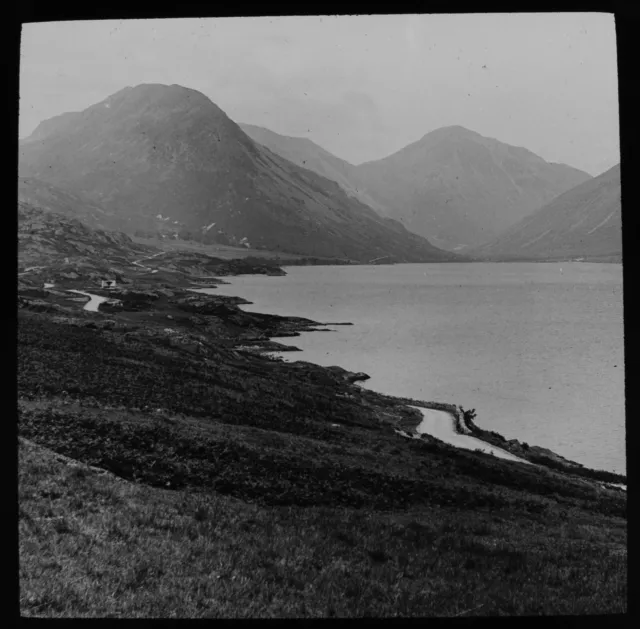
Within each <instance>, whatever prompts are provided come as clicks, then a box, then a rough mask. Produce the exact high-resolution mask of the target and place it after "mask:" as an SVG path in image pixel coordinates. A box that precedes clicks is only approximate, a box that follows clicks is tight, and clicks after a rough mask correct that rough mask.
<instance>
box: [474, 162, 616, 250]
mask: <svg viewBox="0 0 640 629" xmlns="http://www.w3.org/2000/svg"><path fill="white" fill-rule="evenodd" d="M620 195H621V184H620V165H619V164H618V165H616V166H614V167H613V168H611V169H610V170H608V171H607V172H605V173H602V174H601V175H599V176H598V177H594V178H593V179H590V180H589V181H585V182H584V183H582V184H580V185H579V186H576V187H575V188H573V189H571V190H569V191H568V192H565V193H564V194H561V195H560V196H558V197H556V198H555V199H554V200H553V201H551V203H549V204H547V205H545V206H544V207H542V208H540V209H538V210H537V211H535V212H533V214H530V215H529V216H527V217H526V218H525V219H523V220H522V221H520V222H519V223H517V224H516V225H514V226H513V227H511V228H510V229H509V230H507V231H506V232H505V233H504V234H502V235H501V236H499V237H498V238H496V239H495V240H494V241H492V242H490V243H488V244H485V245H484V246H481V247H478V248H477V249H475V250H472V251H471V252H470V253H472V254H474V255H478V256H480V257H483V258H489V259H502V260H504V259H520V260H541V259H545V260H554V259H561V260H565V259H576V258H584V259H585V260H593V261H596V260H607V261H622V218H621V200H620V199H621V197H620Z"/></svg>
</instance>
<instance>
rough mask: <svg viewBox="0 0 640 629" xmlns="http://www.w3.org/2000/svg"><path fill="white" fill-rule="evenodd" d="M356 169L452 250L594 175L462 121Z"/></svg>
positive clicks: (406, 220)
mask: <svg viewBox="0 0 640 629" xmlns="http://www.w3.org/2000/svg"><path fill="white" fill-rule="evenodd" d="M355 172H356V176H357V181H358V185H359V186H360V187H361V188H363V189H365V190H366V191H367V194H369V195H370V196H371V197H372V199H374V200H375V202H376V203H377V204H378V205H382V206H383V207H385V208H386V210H387V215H388V216H391V217H393V218H396V219H398V220H401V221H402V223H403V224H404V225H405V226H406V227H407V228H408V229H410V230H412V231H414V232H415V233H417V234H421V235H423V236H426V237H428V238H429V239H430V240H431V241H432V242H433V243H435V244H437V245H438V246H441V247H444V248H448V249H460V248H462V246H474V245H479V244H482V243H484V242H487V241H489V240H491V239H492V238H494V237H495V236H497V235H498V233H500V232H502V231H504V230H505V229H507V228H509V227H510V226H512V225H513V224H515V223H517V222H518V221H519V220H521V219H522V218H524V217H525V216H526V215H527V214H529V213H530V212H532V211H533V210H535V209H537V208H539V207H541V206H543V205H545V204H546V203H548V202H549V201H551V199H553V198H554V197H556V196H557V195H559V194H561V193H563V192H565V191H566V190H569V189H570V188H573V187H574V186H576V185H578V184H580V183H582V182H584V181H586V180H588V179H590V175H588V174H587V173H585V172H582V171H580V170H577V169H575V168H571V167H570V166H566V165H564V164H551V163H548V162H546V161H545V160H543V159H542V158H541V157H538V156H537V155H535V154H534V153H532V152H531V151H528V150H527V149H524V148H520V147H515V146H510V145H508V144H504V143H503V142H499V141H497V140H494V139H491V138H486V137H483V136H482V135H480V134H478V133H475V132H473V131H469V130H468V129H465V128H463V127H459V126H453V127H444V128H441V129H437V130H435V131H432V132H431V133H428V134H427V135H425V136H424V137H423V138H422V139H421V140H419V141H417V142H415V143H413V144H410V145H409V146H406V147H405V148H403V149H402V150H400V151H398V152H397V153H394V154H393V155H390V156H389V157H386V158H384V159H381V160H377V161H372V162H367V163H365V164H361V165H359V166H357V167H356V171H355Z"/></svg>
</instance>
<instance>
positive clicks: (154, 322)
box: [18, 253, 626, 483]
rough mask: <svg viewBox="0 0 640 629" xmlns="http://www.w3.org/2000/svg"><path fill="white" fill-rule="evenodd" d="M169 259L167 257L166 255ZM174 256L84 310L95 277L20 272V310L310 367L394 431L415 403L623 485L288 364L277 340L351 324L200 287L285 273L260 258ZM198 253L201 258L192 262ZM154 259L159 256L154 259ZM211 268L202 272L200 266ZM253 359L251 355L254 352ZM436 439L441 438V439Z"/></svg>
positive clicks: (448, 407) (98, 291) (555, 465)
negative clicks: (82, 293) (268, 308)
mask: <svg viewBox="0 0 640 629" xmlns="http://www.w3.org/2000/svg"><path fill="white" fill-rule="evenodd" d="M163 257H164V258H166V256H163ZM171 257H172V258H173V259H171V260H169V261H167V260H166V259H163V260H162V261H161V260H157V264H162V267H161V268H162V269H164V271H161V272H158V273H156V274H155V275H149V273H146V274H144V275H143V276H142V277H140V276H139V277H131V274H127V273H126V272H124V271H122V270H119V271H118V270H116V271H115V272H114V273H113V275H114V276H115V277H116V278H117V280H118V281H119V285H118V286H117V288H112V289H103V288H93V287H92V288H91V289H90V292H91V293H92V294H95V295H100V296H102V297H104V298H108V301H107V302H105V303H102V304H101V305H100V308H99V311H98V312H95V313H87V312H85V311H83V310H81V309H80V308H79V307H78V306H77V305H73V306H72V305H70V303H69V293H68V292H67V291H69V290H71V289H77V288H79V287H84V286H86V284H87V283H88V281H91V280H94V279H95V278H94V277H92V276H91V275H84V276H83V275H82V274H81V273H77V272H68V271H66V272H60V271H59V272H57V274H56V273H52V272H51V269H48V270H46V269H44V270H43V269H40V270H39V272H38V273H34V274H32V275H30V276H23V277H21V278H20V279H21V286H19V296H18V304H19V308H21V309H24V310H25V311H30V312H34V313H36V312H39V313H48V314H50V315H53V317H52V320H53V321H55V322H56V323H57V324H66V325H71V326H78V327H86V328H89V329H96V330H108V331H110V332H111V333H117V334H120V335H122V337H123V339H124V340H126V342H147V341H151V342H154V343H160V344H164V345H166V346H168V347H171V348H176V349H179V350H181V351H185V352H188V353H189V354H191V355H193V356H194V357H196V356H199V357H200V358H201V359H202V360H204V361H205V362H206V361H207V358H208V357H209V354H210V353H211V351H212V350H215V349H217V350H220V349H221V348H226V350H227V351H228V352H229V354H228V356H229V358H231V359H236V360H237V359H242V360H243V361H248V362H251V361H252V360H255V361H258V362H257V363H256V365H255V368H260V369H265V368H266V369H269V368H272V366H273V365H275V364H279V365H280V366H279V369H285V370H289V371H290V372H291V373H293V374H300V373H302V372H304V373H305V378H308V379H311V380H312V381H318V382H324V383H325V386H327V387H330V388H335V386H336V383H338V382H340V383H343V384H341V385H340V388H343V387H346V395H347V396H348V397H350V398H351V399H353V400H357V401H358V402H359V403H360V404H362V405H364V407H365V408H369V409H370V410H374V409H375V411H376V413H377V415H378V416H379V417H382V416H384V413H381V412H380V410H381V409H380V405H381V404H383V405H384V407H385V412H386V413H387V415H388V414H389V411H390V410H391V409H393V411H392V414H391V416H389V417H387V419H386V420H383V421H387V422H389V425H390V426H391V427H392V428H394V429H401V430H406V431H408V432H410V433H415V429H416V427H417V426H418V425H419V424H420V421H421V417H420V416H419V413H416V412H415V411H414V410H413V409H411V408H409V407H410V406H419V407H424V408H431V409H436V410H444V411H447V412H448V413H450V414H451V415H452V417H453V418H454V423H455V427H456V431H457V432H458V433H460V434H466V435H472V436H474V437H476V438H479V439H481V440H483V441H485V442H487V443H489V444H492V445H494V446H497V447H499V448H502V449H503V450H507V451H508V452H510V453H512V454H514V455H516V456H518V457H520V458H524V459H526V460H528V461H530V462H532V463H536V464H538V465H543V466H546V467H549V468H551V469H555V470H558V471H562V472H565V473H569V474H571V475H573V476H579V477H583V478H589V479H593V480H600V481H604V482H610V483H626V478H625V477H624V476H622V475H619V474H615V473H612V472H607V471H601V470H589V469H587V468H585V467H584V466H582V465H581V464H579V463H576V462H573V461H569V460H568V459H566V458H564V457H561V456H560V455H558V454H556V453H553V452H551V451H550V450H548V449H545V448H541V447H538V446H529V445H528V444H525V443H521V442H519V441H518V440H515V439H512V440H507V439H506V438H504V437H503V436H502V435H500V434H498V433H496V432H493V431H487V430H484V429H481V428H480V427H479V426H478V425H477V424H476V423H475V422H474V421H473V420H474V417H475V413H474V411H465V410H464V409H462V407H459V406H456V405H454V404H448V403H441V402H432V401H424V400H415V399H410V398H399V397H392V396H386V395H383V394H379V393H374V392H372V391H368V390H367V389H364V388H362V387H359V386H356V385H355V383H357V382H360V381H365V380H367V379H368V378H369V376H368V375H367V374H366V373H352V372H349V371H347V370H344V369H342V368H340V367H337V366H334V367H321V366H319V365H312V364H310V363H305V362H294V363H285V364H283V361H282V359H280V358H279V357H278V356H274V355H273V354H274V352H278V353H279V352H283V351H286V352H295V351H299V349H298V348H296V347H293V346H290V345H284V344H282V343H278V342H277V340H274V339H278V338H291V337H296V336H299V335H300V333H301V332H312V331H326V327H325V326H327V325H332V326H333V325H351V324H350V323H348V322H341V323H320V322H317V321H312V320H309V319H304V318H300V317H286V316H277V315H266V314H260V313H254V312H245V311H243V310H241V309H240V308H239V306H240V305H242V304H247V303H249V302H247V300H245V299H242V298H239V297H227V296H219V295H211V294H206V293H202V292H201V291H202V288H203V283H205V284H206V286H207V287H214V286H216V285H218V284H220V283H223V282H224V280H221V279H220V277H217V276H214V275H212V274H211V269H212V268H215V270H216V271H217V272H218V273H219V275H221V276H225V275H226V276H229V275H232V274H237V273H239V272H246V273H255V272H257V271H259V272H265V273H268V274H273V275H282V274H284V271H282V269H279V268H275V267H274V266H273V265H269V266H268V267H265V268H259V269H257V268H256V265H255V264H250V265H244V266H243V265H242V261H238V260H234V261H229V262H228V263H222V264H221V263H220V262H218V263H217V264H212V263H211V262H210V260H208V259H207V256H204V258H203V257H202V256H194V255H193V254H190V255H188V256H185V257H186V258H187V259H184V257H183V258H182V259H181V258H180V257H179V256H177V255H176V254H175V253H174V254H173V255H172V256H171ZM194 259H195V260H196V261H197V264H196V262H194ZM154 262H155V261H154ZM203 265H204V266H205V267H208V268H206V270H205V272H206V273H207V275H206V276H204V277H203V275H202V273H203V269H202V266H203ZM45 278H47V279H51V280H52V282H53V284H54V287H53V288H51V287H49V288H47V289H45V288H41V287H42V286H43V283H41V282H42V281H43V280H44V279H45ZM252 357H253V358H252ZM421 439H422V440H425V441H431V442H433V441H434V439H435V438H433V437H430V436H428V435H422V437H421ZM436 441H437V440H436Z"/></svg>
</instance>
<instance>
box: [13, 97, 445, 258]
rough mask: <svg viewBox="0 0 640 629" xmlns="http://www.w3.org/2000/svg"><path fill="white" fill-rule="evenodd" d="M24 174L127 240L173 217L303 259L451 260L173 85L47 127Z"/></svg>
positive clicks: (26, 144) (28, 147)
mask: <svg viewBox="0 0 640 629" xmlns="http://www.w3.org/2000/svg"><path fill="white" fill-rule="evenodd" d="M20 173H21V175H23V176H25V177H35V178H37V179H40V180H42V181H44V182H46V183H50V184H54V185H56V186H59V187H61V188H63V189H64V190H66V191H69V192H71V193H74V194H77V195H79V196H82V198H84V199H86V200H89V201H91V202H93V203H96V204H98V205H99V206H100V207H102V208H104V210H105V211H106V212H107V213H108V214H109V216H110V219H109V220H110V221H111V222H110V225H111V226H113V227H118V228H121V229H124V230H126V231H133V230H134V229H136V228H149V227H151V228H153V227H155V226H156V225H157V223H158V221H160V220H170V221H172V222H177V223H180V224H182V225H185V226H186V227H187V228H191V229H209V230H214V232H215V233H221V234H225V237H228V238H231V239H233V240H235V241H237V242H240V241H241V240H243V239H244V240H245V242H248V243H249V244H250V245H251V246H254V247H261V248H265V249H273V250H282V251H290V252H292V253H300V254H305V255H317V256H330V257H344V258H352V259H356V260H368V259H372V258H375V257H378V256H383V255H391V256H393V257H394V258H395V259H397V260H405V261H429V260H441V259H450V258H451V255H450V254H447V253H445V252H443V251H441V250H439V249H437V248H436V247H434V246H433V245H431V244H430V243H429V242H428V241H427V240H425V239H424V238H420V237H418V236H416V235H414V234H411V233H410V232H408V231H407V230H406V229H405V228H404V227H403V226H402V225H400V224H399V223H397V222H394V221H391V220H388V219H384V218H381V217H380V216H379V215H378V214H376V213H375V212H374V211H373V210H372V209H371V208H369V207H367V206H366V205H363V204H362V203H360V202H358V201H357V200H356V199H353V198H351V197H349V196H347V194H346V193H345V192H344V191H343V190H342V188H340V186H338V184H336V183H335V182H334V181H330V180H328V179H326V178H323V177H321V176H319V175H317V174H316V173H314V172H311V171H309V170H306V169H302V168H300V167H298V166H296V165H295V164H293V163H291V162H289V161H287V160H286V159H284V158H282V157H281V156H279V155H276V154H274V153H273V152H271V151H269V150H268V149H266V148H265V147H262V146H261V145H259V144H256V143H255V142H254V141H253V140H252V139H251V138H249V137H248V136H247V135H246V134H245V133H244V132H243V131H242V129H241V128H240V127H239V126H238V125H237V124H235V123H234V122H233V121H232V120H230V119H229V118H228V117H227V116H226V114H225V113H224V112H223V111H222V110H221V109H220V108H219V107H217V106H216V105H215V104H214V103H212V102H211V101H210V100H209V99H208V98H207V97H206V96H204V95H203V94H201V93H199V92H196V91H194V90H190V89H186V88H184V87H181V86H178V85H171V86H166V85H140V86H137V87H133V88H125V89H124V90H121V91H120V92H117V93H116V94H113V95H112V96H110V97H109V98H107V99H105V100H104V101H102V102H100V103H97V104H96V105H93V106H91V107H89V108H88V109H86V110H84V111H82V112H79V113H67V114H63V115H62V116H58V117H56V118H53V119H51V120H48V121H45V122H44V123H42V124H41V125H40V126H39V127H38V128H37V129H36V130H35V131H34V133H33V134H32V136H30V137H29V138H27V139H26V140H24V141H23V142H21V144H20Z"/></svg>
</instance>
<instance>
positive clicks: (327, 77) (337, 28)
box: [20, 13, 620, 175]
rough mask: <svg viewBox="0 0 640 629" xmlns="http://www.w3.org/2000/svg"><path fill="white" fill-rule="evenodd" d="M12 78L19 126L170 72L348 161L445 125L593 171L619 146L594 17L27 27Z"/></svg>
mask: <svg viewBox="0 0 640 629" xmlns="http://www.w3.org/2000/svg"><path fill="white" fill-rule="evenodd" d="M20 80H21V89H20V136H21V137H24V136H26V135H28V134H30V133H31V132H32V131H33V129H34V128H35V127H36V125H37V124H38V123H39V122H40V121H41V120H44V119H46V118H50V117H51V116H55V115H57V114H60V113H63V112H65V111H79V110H82V109H84V108H85V107H88V106H89V105H92V104H94V103H96V102H98V101H100V100H102V99H104V98H106V97H107V96H109V95H110V94H112V93H113V92H116V91H118V90H120V89H122V88H123V87H126V86H128V85H131V86H133V85H137V84H139V83H167V84H173V83H178V84H180V85H184V86H185V87H190V88H193V89H196V90H199V91H201V92H203V93H204V94H206V95H207V96H208V97H209V98H211V100H213V101H214V102H215V103H216V104H217V105H218V106H220V107H221V108H222V109H223V110H224V111H225V112H226V113H227V114H228V115H229V116H230V117H231V118H232V119H233V120H235V121H236V122H249V123H252V124H257V125H261V126H265V127H268V128H269V129H272V130H273V131H276V132H278V133H282V134H285V135H295V136H307V137H309V138H311V139H312V140H314V141H315V142H317V143H318V144H320V145H322V146H323V147H325V148H326V149H328V150H329V151H331V152H332V153H334V154H336V155H338V156H339V157H342V158H344V159H347V160H349V161H351V162H352V163H360V162H363V161H368V160H373V159H379V158H381V157H385V156H386V155H389V154H391V153H393V152H395V151H397V150H398V149H400V148H402V147H403V146H405V145H407V144H409V143H411V142H414V141H416V140H418V139H420V138H421V137H422V136H423V135H424V134H425V133H428V132H429V131H432V130H433V129H437V128H438V127H442V126H446V125H454V124H457V125H462V126H464V127H467V128H469V129H472V130H474V131H477V132H478V133H481V134H483V135H486V136H489V137H494V138H497V139H498V140H501V141H503V142H507V143H509V144H515V145H518V146H524V147H526V148H528V149H530V150H532V151H534V152H535V153H537V154H539V155H540V156H542V157H544V158H545V159H547V160H549V161H560V162H565V163H567V164H570V165H572V166H575V167H577V168H582V169H584V170H586V171H587V172H589V173H591V174H594V175H595V174H599V173H600V172H602V171H604V170H606V169H607V168H609V167H611V166H613V165H614V164H615V163H617V162H618V161H619V159H620V158H619V138H618V134H619V131H618V90H617V63H616V42H615V26H614V19H613V16H612V15H608V14H598V13H578V14H576V13H573V14H562V13H555V14H554V13H547V14H544V13H540V14H515V13H514V14H493V15H491V14H474V15H395V16H383V15H380V16H355V17H341V16H337V17H335V16H326V17H284V18H270V17H266V18H223V19H210V18H207V19H183V20H124V21H111V20H109V21H99V22H98V21H96V22H57V23H55V22H50V23H43V24H26V25H24V27H23V37H22V63H21V79H20Z"/></svg>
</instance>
